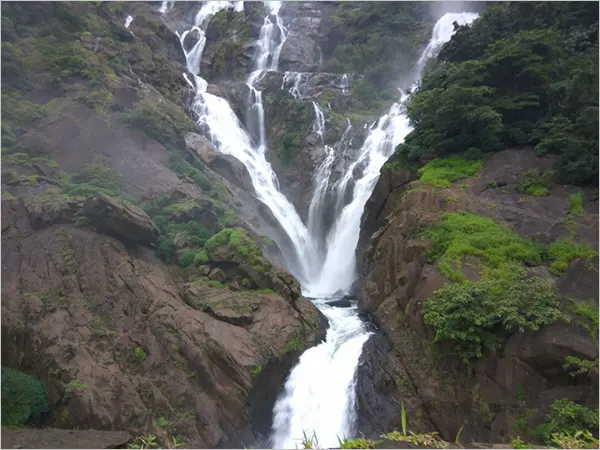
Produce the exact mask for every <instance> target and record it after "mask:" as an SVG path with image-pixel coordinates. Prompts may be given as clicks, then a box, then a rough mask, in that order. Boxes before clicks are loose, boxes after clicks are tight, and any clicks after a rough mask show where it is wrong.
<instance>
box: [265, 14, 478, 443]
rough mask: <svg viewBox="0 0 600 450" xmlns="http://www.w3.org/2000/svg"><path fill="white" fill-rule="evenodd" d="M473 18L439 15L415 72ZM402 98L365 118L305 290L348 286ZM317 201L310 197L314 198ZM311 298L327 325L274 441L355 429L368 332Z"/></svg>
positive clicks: (292, 387) (399, 132)
mask: <svg viewBox="0 0 600 450" xmlns="http://www.w3.org/2000/svg"><path fill="white" fill-rule="evenodd" d="M475 18H477V15H476V14H446V15H445V16H444V17H442V18H441V19H440V20H439V21H438V23H437V24H436V25H435V28H434V32H433V35H432V39H431V42H430V44H429V45H428V46H427V48H426V49H425V51H424V53H423V55H422V56H421V58H420V59H419V61H418V64H417V66H418V74H419V76H420V73H421V71H422V69H423V67H424V64H425V62H426V61H427V59H428V58H430V57H431V56H433V55H434V54H435V51H436V50H437V49H438V48H439V46H440V45H441V44H442V43H443V42H446V41H448V40H449V39H450V37H451V36H452V33H453V32H454V29H453V27H452V26H451V25H452V23H453V22H455V21H456V22H458V23H459V24H466V23H470V22H472V21H473V20H474V19H475ZM449 25H450V26H449ZM416 82H418V80H417V81H415V83H416ZM405 99H406V95H405V94H403V95H402V96H401V98H400V101H399V102H397V103H394V104H393V105H392V106H391V108H390V109H389V111H388V113H387V114H385V115H384V116H382V117H381V118H379V120H377V121H376V122H375V123H373V124H372V125H371V126H370V129H369V134H368V136H367V138H366V139H365V141H364V143H363V145H362V147H361V149H360V150H359V152H358V157H357V159H356V160H355V161H354V162H353V163H352V164H350V165H349V166H348V167H347V169H346V170H345V172H344V174H343V175H342V177H341V178H340V180H339V181H338V182H337V184H336V187H335V189H334V192H335V193H336V194H337V197H338V205H340V206H341V204H343V201H344V198H345V193H346V190H347V189H348V187H349V185H350V182H351V181H353V182H354V184H353V192H352V200H351V201H350V203H348V204H347V205H345V206H343V207H341V211H340V212H339V214H337V217H336V219H335V222H334V224H333V226H332V227H331V229H330V231H329V233H328V234H327V239H326V256H325V259H324V261H323V263H322V266H321V271H320V272H319V276H318V277H317V278H313V279H311V280H310V282H309V283H304V284H303V286H302V288H303V292H304V293H305V295H307V296H309V297H327V296H328V295H331V294H332V293H333V292H335V291H336V290H338V289H341V290H342V291H348V290H349V288H350V285H351V284H352V282H353V281H354V279H355V275H356V274H355V266H356V260H355V253H354V252H355V249H356V245H357V243H358V235H359V231H360V219H361V215H362V211H363V209H364V206H365V203H366V202H367V200H368V198H369V197H370V195H371V193H372V192H373V189H374V187H375V184H376V183H377V180H378V178H379V174H380V170H381V167H382V166H383V164H385V162H386V161H387V159H388V158H389V157H390V156H391V154H392V153H393V152H394V149H395V148H396V146H397V145H398V144H400V143H401V142H402V141H403V139H404V138H405V137H406V135H407V134H408V133H409V132H410V131H411V128H410V124H409V120H408V117H407V115H406V113H405V111H404V110H403V108H402V106H401V104H402V103H403V102H404V100H405ZM326 165H327V160H326V161H325V163H324V164H322V165H321V166H320V167H319V169H318V170H317V173H319V171H321V169H323V170H325V168H324V167H326ZM323 178H324V177H321V178H319V179H317V178H315V180H316V181H317V182H319V183H320V185H318V186H317V189H315V197H317V196H318V197H319V198H320V197H321V196H322V195H323V194H322V191H323V189H327V187H324V186H325V184H326V183H328V179H327V180H324V179H323ZM320 201H321V200H320V199H319V200H315V198H313V202H315V203H318V202H320ZM312 206H313V203H312V202H311V207H312ZM309 221H310V220H309ZM315 304H316V305H317V306H318V307H319V309H320V310H321V311H322V312H323V313H324V314H325V316H326V317H327V318H328V319H329V323H330V329H329V330H328V331H327V337H326V340H325V342H323V343H322V344H320V345H318V346H317V347H313V348H311V349H309V350H307V351H306V352H304V354H303V355H302V356H301V358H300V361H299V362H298V364H297V365H296V367H294V369H293V370H292V372H291V374H290V376H289V377H288V379H287V381H286V383H285V390H284V392H283V393H282V394H281V396H280V397H279V399H278V400H277V403H276V404H275V408H274V412H273V413H274V419H273V435H272V438H271V439H272V444H273V447H274V448H298V446H299V445H300V440H301V438H302V436H303V434H306V435H308V436H312V435H313V433H314V434H315V435H316V436H317V438H318V440H319V444H320V445H321V447H324V448H332V447H337V446H338V445H339V444H338V438H341V439H344V438H346V437H352V436H353V435H354V433H355V429H354V424H355V402H356V394H355V387H356V386H355V383H356V381H355V373H356V366H357V364H358V360H359V358H360V354H361V351H362V346H363V344H364V343H365V342H366V340H367V339H368V338H369V335H370V333H368V332H367V331H366V330H365V328H364V326H363V324H362V323H361V321H360V320H359V318H358V316H357V311H356V310H355V309H352V308H349V309H336V308H330V307H327V305H326V304H324V303H323V301H322V300H316V301H315Z"/></svg>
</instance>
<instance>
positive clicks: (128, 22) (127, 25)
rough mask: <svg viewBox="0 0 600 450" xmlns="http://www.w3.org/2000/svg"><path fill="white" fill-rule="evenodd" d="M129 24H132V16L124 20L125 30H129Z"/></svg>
mask: <svg viewBox="0 0 600 450" xmlns="http://www.w3.org/2000/svg"><path fill="white" fill-rule="evenodd" d="M131 22H133V16H131V15H129V16H127V18H126V19H125V28H129V25H131Z"/></svg>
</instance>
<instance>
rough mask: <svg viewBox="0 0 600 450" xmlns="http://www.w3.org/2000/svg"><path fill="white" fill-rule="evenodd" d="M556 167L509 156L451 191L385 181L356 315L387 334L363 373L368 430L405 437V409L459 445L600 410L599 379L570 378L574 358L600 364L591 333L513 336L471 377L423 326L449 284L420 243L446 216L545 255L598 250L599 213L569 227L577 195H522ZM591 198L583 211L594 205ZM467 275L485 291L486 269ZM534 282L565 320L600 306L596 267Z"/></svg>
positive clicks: (388, 173) (366, 248)
mask: <svg viewBox="0 0 600 450" xmlns="http://www.w3.org/2000/svg"><path fill="white" fill-rule="evenodd" d="M550 167H552V160H548V159H546V158H544V159H539V158H536V157H535V154H534V152H533V151H532V150H531V149H519V150H506V151H504V152H499V153H497V154H495V155H493V156H491V157H490V158H489V159H488V160H486V161H485V164H484V167H483V169H482V171H481V172H480V173H479V175H478V176H477V177H473V178H467V179H463V180H459V181H457V182H455V183H454V184H453V185H452V186H451V187H450V188H448V189H434V188H432V187H431V186H427V185H423V184H422V183H420V182H418V181H413V179H414V175H411V174H410V173H409V172H408V171H406V170H405V169H402V168H394V169H391V170H384V172H383V173H382V176H381V178H380V179H379V182H378V184H377V186H376V188H375V190H374V193H373V195H372V196H371V199H370V200H369V202H368V204H367V207H366V210H365V212H364V214H363V218H362V222H363V223H362V230H361V232H362V235H361V237H360V242H359V249H358V251H357V257H358V260H359V261H361V260H362V265H361V270H362V275H361V278H360V281H359V282H358V284H357V286H358V291H359V306H360V307H361V309H362V310H363V311H365V312H367V313H371V314H372V318H373V319H374V321H375V322H376V323H377V324H378V325H379V326H380V327H381V334H380V335H379V336H376V337H375V338H371V339H370V340H369V341H368V342H367V344H366V345H365V348H364V351H363V355H362V357H361V361H362V364H360V365H359V369H358V383H357V386H358V387H357V397H358V404H359V423H358V429H359V430H362V431H365V432H366V433H373V436H376V433H380V432H381V431H387V430H389V429H393V428H399V426H400V421H399V418H400V411H401V407H400V400H401V399H403V400H404V403H405V407H406V411H407V416H408V419H409V427H408V428H409V429H411V430H414V431H417V430H423V431H438V432H439V433H440V435H441V436H442V437H443V438H444V439H447V440H454V439H455V437H456V435H457V433H458V431H459V429H460V428H461V427H462V426H463V425H464V428H463V431H462V433H461V440H463V442H470V441H472V440H478V441H486V442H499V441H503V440H506V439H508V438H507V437H508V436H516V435H517V434H518V433H519V431H518V430H516V429H515V426H516V425H515V424H516V419H517V418H518V417H519V415H522V414H524V413H525V412H527V411H529V412H527V414H528V415H526V417H529V416H530V418H529V419H527V424H528V426H530V427H535V426H537V425H539V424H540V423H542V422H543V421H544V420H545V414H546V413H547V411H548V409H547V408H548V407H549V405H550V404H551V403H552V402H553V401H554V400H556V399H558V398H569V399H571V400H573V401H577V402H581V403H585V404H586V405H588V406H590V407H597V402H596V400H595V399H596V398H597V385H598V384H597V383H598V381H597V375H596V376H595V377H587V378H586V377H583V378H581V379H580V378H574V377H572V376H571V375H569V373H568V372H567V371H566V370H565V367H564V360H565V357H566V356H575V357H578V358H582V359H584V360H594V359H595V358H597V357H598V342H597V339H596V338H594V337H592V336H590V333H589V329H590V328H589V324H588V325H586V323H585V321H583V322H582V321H581V319H577V320H573V321H572V322H571V323H562V322H556V323H554V324H551V325H548V326H545V327H542V328H541V329H540V330H538V331H535V332H533V331H530V332H526V333H516V334H513V335H512V337H510V339H509V340H508V342H506V344H505V346H504V347H503V348H502V349H499V350H498V351H497V352H496V354H492V355H488V356H487V357H484V358H483V359H481V360H479V361H478V362H477V363H476V364H473V365H472V366H471V367H470V368H469V369H468V370H467V369H466V368H465V366H464V364H463V363H462V362H461V361H460V359H459V358H458V357H457V356H456V355H455V354H454V350H453V348H452V347H450V346H448V343H433V338H434V330H432V329H431V328H430V327H428V326H426V324H425V323H424V320H423V312H424V305H425V303H426V302H427V301H428V300H429V298H430V297H431V296H432V294H433V293H434V292H435V291H436V290H437V289H439V288H440V287H441V286H443V285H444V284H446V283H447V282H448V280H447V279H446V277H445V276H444V275H443V274H442V273H441V272H440V271H439V269H438V268H437V266H436V265H435V264H434V263H431V262H428V261H427V258H426V255H425V252H426V250H427V248H428V245H429V242H427V240H425V239H422V238H421V237H420V235H421V232H422V231H423V230H424V229H425V228H426V227H427V226H429V225H430V224H432V223H433V222H434V221H435V220H437V219H438V218H439V217H440V215H441V214H442V213H444V212H447V211H450V212H451V211H461V210H466V211H470V212H473V213H475V214H478V215H481V216H486V217H491V218H493V219H494V220H496V221H497V222H499V223H503V224H508V225H510V226H512V228H513V230H514V231H515V232H517V233H518V234H520V235H522V236H525V237H528V238H530V239H537V240H538V241H541V242H545V243H547V242H552V241H554V240H556V239H558V238H563V237H567V236H571V237H572V238H574V239H575V240H576V241H578V242H584V243H587V244H588V245H591V246H592V247H595V248H598V238H597V236H598V231H597V230H598V224H597V223H598V215H597V210H596V211H588V210H586V212H585V213H584V214H583V215H581V216H578V217H572V216H569V217H567V213H568V197H569V195H570V194H571V193H573V192H575V191H576V190H580V189H576V188H572V187H567V186H557V187H555V188H554V189H552V191H551V194H552V195H551V196H550V197H532V196H526V195H522V194H518V193H517V192H516V186H518V184H519V183H521V182H522V181H523V179H524V177H525V175H524V174H525V172H527V171H528V170H531V169H533V168H541V170H544V168H546V169H548V168H550ZM458 185H461V188H460V189H459V188H458ZM491 186H501V188H497V187H491ZM583 191H584V194H585V198H586V199H587V198H595V197H594V195H593V192H588V190H586V189H583ZM568 220H570V221H572V223H567V221H568ZM567 225H568V226H567ZM571 233H572V234H571ZM592 236H595V238H594V239H592ZM359 264H360V263H359ZM461 271H462V273H463V275H464V276H465V277H466V278H467V279H469V280H477V279H478V278H479V277H480V276H481V261H479V260H478V259H477V258H473V257H469V258H467V259H465V260H464V261H463V264H462V267H461ZM530 273H531V275H532V276H539V277H542V278H544V279H546V280H547V281H548V282H549V283H550V284H551V285H553V286H555V288H556V290H557V292H558V293H559V295H560V296H561V297H562V299H563V305H564V311H565V312H566V313H567V312H569V311H572V308H573V305H574V304H577V302H588V301H592V302H596V303H597V302H598V266H597V262H595V263H590V262H589V261H583V260H575V261H572V262H571V263H570V266H569V268H568V270H567V271H566V273H565V274H563V275H562V276H561V277H555V276H553V275H552V274H551V273H550V272H549V271H548V268H547V267H544V266H539V267H532V268H530ZM584 378H585V379H584ZM373 381H375V383H373ZM591 399H593V400H591ZM411 420H412V424H411Z"/></svg>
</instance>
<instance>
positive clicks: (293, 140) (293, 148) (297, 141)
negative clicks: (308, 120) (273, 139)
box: [279, 132, 302, 164]
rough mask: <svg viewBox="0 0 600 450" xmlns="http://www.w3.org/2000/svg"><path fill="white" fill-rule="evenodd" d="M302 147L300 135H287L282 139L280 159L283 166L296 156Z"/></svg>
mask: <svg viewBox="0 0 600 450" xmlns="http://www.w3.org/2000/svg"><path fill="white" fill-rule="evenodd" d="M301 145H302V136H301V135H300V133H297V132H295V133H289V132H288V133H286V134H284V135H283V138H282V139H281V147H280V150H279V159H281V162H282V163H283V164H287V163H289V162H290V160H291V159H292V158H293V157H294V156H295V155H296V153H297V151H298V150H299V149H300V146H301Z"/></svg>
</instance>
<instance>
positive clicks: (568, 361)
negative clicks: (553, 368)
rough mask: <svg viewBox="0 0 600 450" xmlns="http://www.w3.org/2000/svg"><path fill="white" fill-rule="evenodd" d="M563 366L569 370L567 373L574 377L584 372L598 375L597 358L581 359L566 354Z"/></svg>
mask: <svg viewBox="0 0 600 450" xmlns="http://www.w3.org/2000/svg"><path fill="white" fill-rule="evenodd" d="M563 368H564V369H565V370H568V371H569V375H571V376H572V377H576V376H577V375H582V374H584V373H586V374H589V375H590V376H592V375H593V374H596V376H597V375H598V358H596V359H595V360H593V361H590V360H589V359H581V358H578V357H577V356H567V357H565V363H564V364H563Z"/></svg>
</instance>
